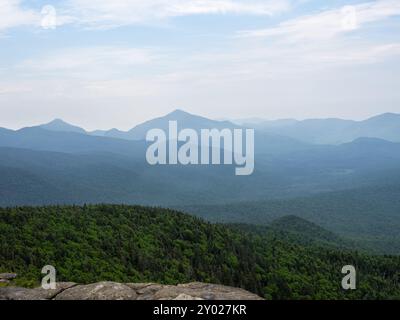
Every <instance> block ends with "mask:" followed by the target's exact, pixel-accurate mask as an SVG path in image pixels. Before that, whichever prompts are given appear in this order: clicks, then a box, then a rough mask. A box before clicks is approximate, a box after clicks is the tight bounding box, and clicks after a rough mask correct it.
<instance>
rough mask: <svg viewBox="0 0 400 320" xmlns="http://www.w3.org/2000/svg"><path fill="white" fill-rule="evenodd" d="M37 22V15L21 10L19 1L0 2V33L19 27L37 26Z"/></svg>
mask: <svg viewBox="0 0 400 320" xmlns="http://www.w3.org/2000/svg"><path fill="white" fill-rule="evenodd" d="M39 21H40V18H39V15H38V13H37V12H34V11H33V10H29V9H23V8H22V7H21V1H20V0H1V1H0V32H1V31H2V30H6V29H9V28H14V27H19V26H27V25H38V23H39Z"/></svg>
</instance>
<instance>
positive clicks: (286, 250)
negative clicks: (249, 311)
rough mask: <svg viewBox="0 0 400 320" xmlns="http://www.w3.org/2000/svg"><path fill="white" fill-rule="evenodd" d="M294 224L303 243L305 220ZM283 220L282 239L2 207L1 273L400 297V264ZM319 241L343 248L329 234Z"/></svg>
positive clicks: (293, 294) (143, 217) (178, 216)
mask: <svg viewBox="0 0 400 320" xmlns="http://www.w3.org/2000/svg"><path fill="white" fill-rule="evenodd" d="M289 221H295V226H294V227H293V228H292V231H291V232H292V234H296V236H299V232H300V231H301V229H302V227H300V228H298V226H299V225H300V226H304V225H305V222H304V221H299V220H297V219H294V218H293V217H291V218H289ZM286 222H287V221H286ZM286 222H285V223H286ZM281 223H282V221H281V222H279V221H278V222H275V225H272V227H271V228H272V230H279V232H265V233H264V232H262V230H260V229H258V231H257V232H253V231H252V228H247V229H246V228H239V227H238V226H227V225H221V224H210V223H207V222H205V221H203V220H201V219H199V218H196V217H193V216H189V215H185V214H182V213H179V212H175V211H172V210H167V209H161V208H146V207H138V206H122V205H114V206H112V205H90V206H89V205H88V206H53V207H19V208H11V209H0V272H2V271H7V272H17V273H18V274H19V280H18V282H19V284H25V285H34V284H35V283H37V282H38V281H39V280H40V278H41V274H40V270H41V268H42V267H43V266H44V265H47V264H51V265H54V266H55V267H56V269H57V272H58V280H60V281H61V280H68V281H74V282H81V283H89V282H96V281H103V280H114V281H120V282H161V283H166V284H175V283H183V282H189V281H203V282H213V283H221V284H225V285H232V286H237V287H243V288H245V289H248V290H250V291H252V292H255V293H258V294H260V295H262V296H264V297H266V298H269V299H316V298H324V299H335V298H336V299H337V298H348V299H381V298H382V299H390V298H397V299H400V287H399V277H400V257H393V256H368V255H365V254H362V253H358V252H354V251H349V250H347V249H343V248H333V247H332V246H324V243H323V241H322V242H320V243H319V244H318V240H316V241H317V242H309V241H307V243H301V241H296V240H295V239H293V238H292V239H291V238H290V237H289V238H288V237H285V236H282V232H284V230H282V228H280V227H279V225H281ZM296 226H297V227H296ZM314 228H316V226H309V227H307V229H308V230H316V229H314ZM311 234H312V233H311ZM316 236H317V239H318V237H319V238H321V239H326V240H327V241H330V242H332V241H336V238H335V237H334V236H333V238H332V235H331V234H330V233H326V232H324V231H322V230H319V231H318V232H317V234H316ZM348 264H352V265H355V266H356V268H357V271H358V289H357V290H354V291H351V292H347V291H344V290H343V289H341V279H342V277H343V275H342V274H341V269H342V267H343V266H344V265H348Z"/></svg>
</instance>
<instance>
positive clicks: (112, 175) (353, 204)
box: [0, 110, 400, 254]
mask: <svg viewBox="0 0 400 320" xmlns="http://www.w3.org/2000/svg"><path fill="white" fill-rule="evenodd" d="M399 119H400V117H399V115H396V114H383V115H381V116H377V117H374V118H371V119H368V120H366V121H345V120H338V119H333V120H332V119H328V120H307V121H302V122H298V121H292V120H283V121H274V122H273V123H272V122H271V123H267V125H268V127H269V128H270V129H271V130H269V129H268V130H266V129H265V128H263V127H257V129H256V132H255V171H254V173H253V174H252V175H251V176H235V167H236V166H232V165H216V166H190V165H189V166H183V165H180V166H177V165H165V166H151V165H149V164H148V163H147V162H146V159H145V154H146V149H147V147H148V145H149V144H150V143H147V142H146V141H144V140H143V139H144V137H145V134H146V132H147V130H149V129H153V128H162V129H164V130H166V129H167V127H168V121H170V120H175V121H177V122H178V127H179V129H183V128H194V129H196V130H199V129H201V128H205V129H211V128H219V129H221V128H231V129H233V128H238V125H237V124H233V123H231V122H228V121H215V120H210V119H207V118H204V117H199V116H196V115H192V114H189V113H186V112H184V111H180V110H177V111H175V112H172V113H170V114H168V115H166V116H164V117H161V118H157V119H153V120H150V121H148V122H146V123H143V124H141V125H138V126H136V127H134V128H133V129H131V130H129V131H127V132H122V131H118V130H116V129H115V130H109V131H96V132H86V131H85V130H83V129H82V128H79V127H76V126H73V125H70V124H68V123H65V122H63V121H62V120H55V121H52V122H51V123H48V124H45V125H42V126H37V127H31V128H23V129H21V130H16V131H14V130H7V129H1V128H0V206H3V207H6V206H21V205H54V204H79V205H81V204H84V203H92V204H94V203H116V204H121V203H123V204H141V205H151V206H163V207H170V208H179V209H182V210H185V211H187V212H189V213H195V214H198V215H200V216H201V217H203V218H206V219H208V220H211V221H214V222H220V221H222V222H227V223H242V222H246V223H252V224H263V225H265V224H268V223H270V222H271V221H272V219H275V218H278V217H282V216H284V215H296V216H300V217H302V218H305V219H307V220H309V221H311V222H314V223H316V224H318V225H321V226H323V227H324V228H326V229H328V230H329V231H332V232H334V233H337V234H339V235H340V236H344V237H346V238H351V239H352V240H356V241H358V242H360V243H361V244H362V245H363V246H364V245H365V246H367V247H370V248H371V249H374V250H376V251H377V252H379V253H391V254H399V253H400V237H399V232H398V230H400V224H399V221H400V219H399V212H400V201H399V199H400V197H399V195H400V143H399V142H400V140H399V139H400V138H399V137H400V135H399V134H398V128H400V124H399ZM244 126H245V127H246V126H247V125H246V124H245V125H244ZM345 128H346V130H345ZM272 129H273V130H272ZM278 129H279V130H278ZM305 135H306V137H305ZM330 135H331V136H330ZM310 137H311V138H312V137H328V138H329V139H327V140H324V141H322V140H321V141H313V140H312V139H311V140H310V139H309V138H310ZM299 139H300V140H301V141H299ZM324 139H325V138H324ZM354 139H355V140H354ZM383 139H387V140H383ZM313 142H318V143H321V142H329V143H335V144H332V145H321V144H313ZM341 142H344V143H342V144H338V143H341ZM204 204H206V205H207V206H205V207H204Z"/></svg>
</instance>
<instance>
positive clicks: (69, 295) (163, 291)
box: [0, 282, 261, 300]
mask: <svg viewBox="0 0 400 320" xmlns="http://www.w3.org/2000/svg"><path fill="white" fill-rule="evenodd" d="M0 300H261V298H260V297H259V296H257V295H256V294H253V293H250V292H248V291H246V290H243V289H238V288H232V287H226V286H221V285H214V284H206V283H199V282H193V283H188V284H179V285H177V286H170V285H159V284H155V283H127V284H122V283H116V282H98V283H93V284H88V285H78V284H75V283H70V282H60V283H57V288H56V289H55V290H44V289H42V288H36V289H25V288H14V287H6V288H0Z"/></svg>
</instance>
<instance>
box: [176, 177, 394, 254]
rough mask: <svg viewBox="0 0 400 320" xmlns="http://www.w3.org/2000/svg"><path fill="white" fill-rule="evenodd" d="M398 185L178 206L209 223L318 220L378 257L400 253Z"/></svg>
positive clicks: (267, 222) (326, 227)
mask: <svg viewBox="0 0 400 320" xmlns="http://www.w3.org/2000/svg"><path fill="white" fill-rule="evenodd" d="M399 195H400V185H399V184H394V185H385V186H374V187H368V188H360V189H349V190H345V191H335V192H325V193H318V194H316V195H313V196H309V197H300V198H293V199H275V200H266V201H245V202H236V203H227V204H219V205H197V206H193V205H189V206H175V209H177V210H180V211H184V212H189V213H191V214H196V215H197V216H199V217H201V218H204V219H207V220H208V221H211V222H219V223H251V224H255V225H269V224H270V223H271V222H272V221H274V220H276V219H277V218H280V217H283V216H286V215H288V214H295V215H296V216H298V217H301V218H303V219H306V220H308V221H311V222H314V223H316V224H317V225H319V226H322V227H323V228H325V229H327V230H329V231H332V232H334V233H335V234H337V235H339V236H341V237H344V238H346V239H351V240H352V241H353V242H354V243H356V245H357V247H363V248H367V249H368V250H369V251H372V252H374V253H377V254H382V253H386V254H394V255H400V232H399V230H400V219H399V212H400V196H399Z"/></svg>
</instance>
